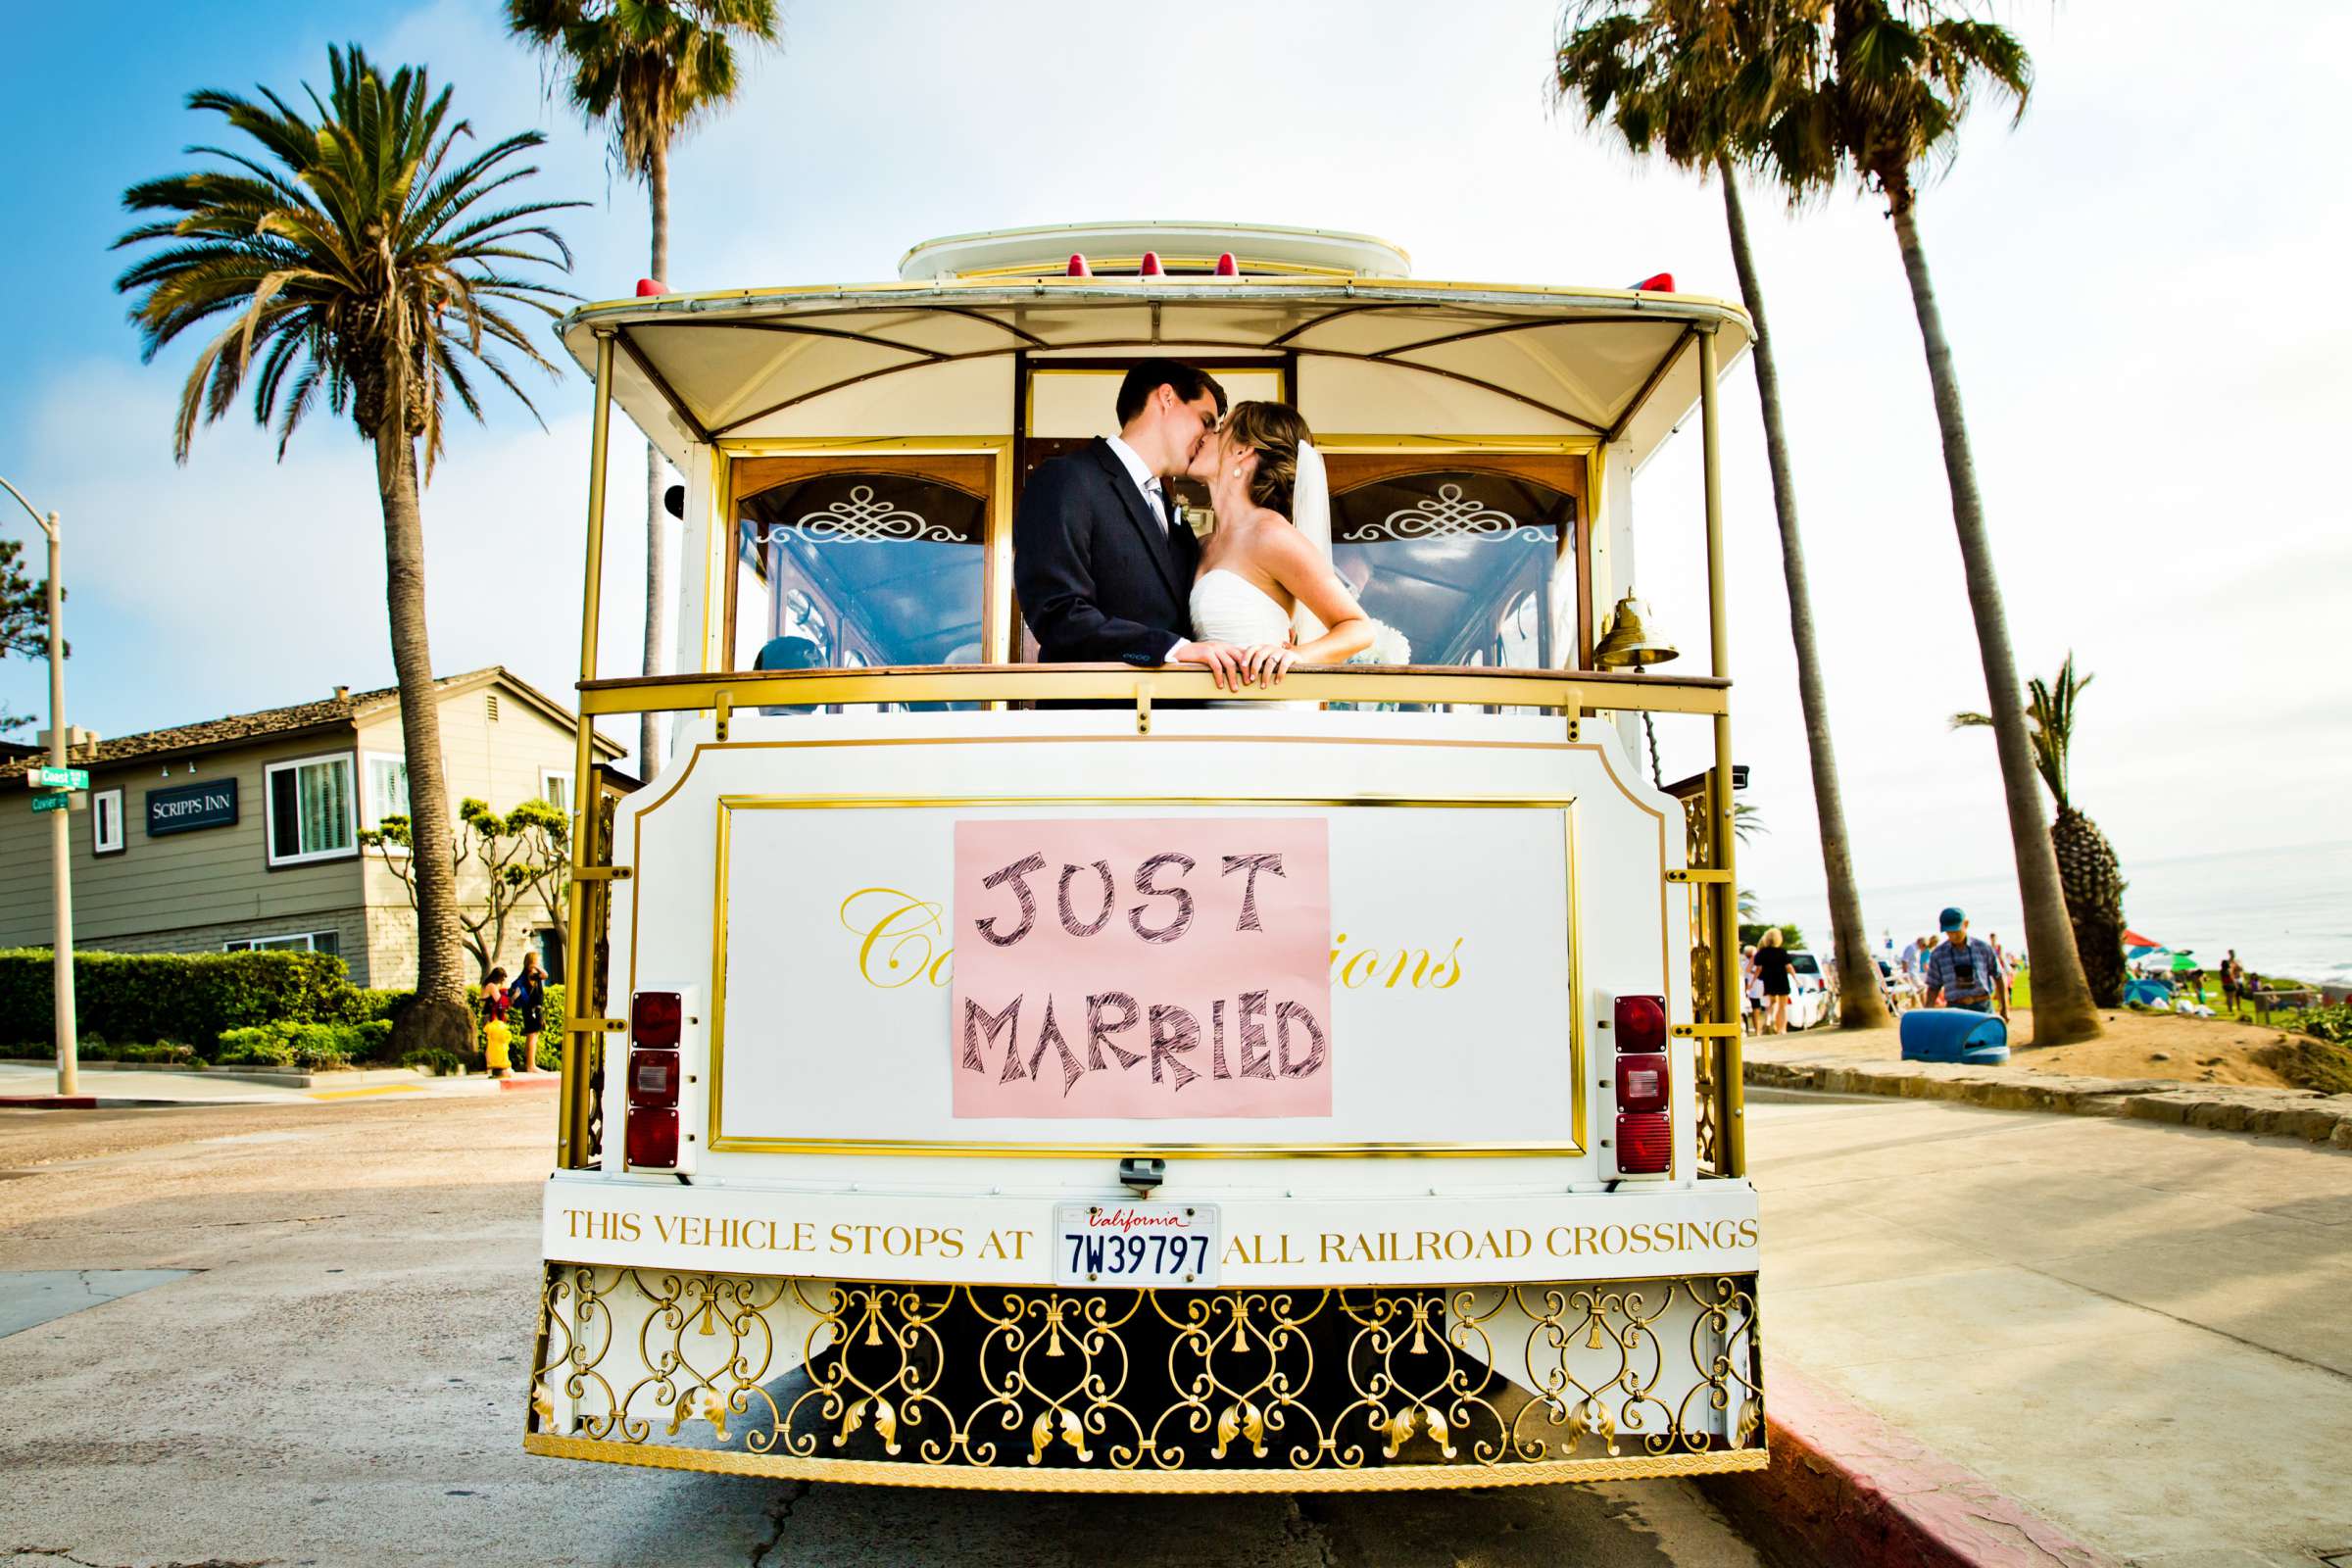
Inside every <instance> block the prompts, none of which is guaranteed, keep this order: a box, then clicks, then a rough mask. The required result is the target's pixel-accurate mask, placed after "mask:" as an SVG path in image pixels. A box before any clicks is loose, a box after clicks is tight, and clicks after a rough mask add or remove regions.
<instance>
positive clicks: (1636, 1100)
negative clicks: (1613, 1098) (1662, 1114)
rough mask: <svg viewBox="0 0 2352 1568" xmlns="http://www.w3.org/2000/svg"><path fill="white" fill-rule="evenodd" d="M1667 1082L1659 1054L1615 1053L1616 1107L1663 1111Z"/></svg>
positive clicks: (1644, 1111) (1646, 1111)
mask: <svg viewBox="0 0 2352 1568" xmlns="http://www.w3.org/2000/svg"><path fill="white" fill-rule="evenodd" d="M1671 1082H1672V1080H1671V1079H1670V1078H1669V1077H1668V1076H1667V1069H1666V1058H1665V1057H1664V1056H1662V1055H1642V1056H1619V1057H1618V1058H1617V1108H1618V1109H1619V1110H1620V1111H1626V1112H1640V1113H1642V1114H1648V1113H1649V1112H1652V1111H1661V1110H1664V1109H1665V1108H1666V1097H1667V1091H1668V1088H1669V1086H1670V1084H1671Z"/></svg>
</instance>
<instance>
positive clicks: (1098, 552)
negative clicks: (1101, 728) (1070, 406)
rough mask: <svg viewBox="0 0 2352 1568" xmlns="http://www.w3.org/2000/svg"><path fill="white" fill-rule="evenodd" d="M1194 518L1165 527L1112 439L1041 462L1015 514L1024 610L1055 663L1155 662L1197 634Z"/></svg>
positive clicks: (1017, 583) (1016, 575) (1015, 554)
mask: <svg viewBox="0 0 2352 1568" xmlns="http://www.w3.org/2000/svg"><path fill="white" fill-rule="evenodd" d="M1200 564H1201V544H1200V541H1199V540H1197V539H1195V538H1194V537H1193V531H1192V529H1190V528H1184V527H1176V528H1168V529H1164V530H1163V529H1162V528H1161V526H1160V521H1159V519H1158V518H1156V517H1154V516H1152V507H1151V503H1150V502H1148V501H1146V500H1145V499H1144V493H1143V491H1142V490H1141V489H1139V488H1138V487H1137V485H1136V483H1135V480H1134V479H1133V478H1131V477H1130V476H1129V475H1128V472H1127V469H1126V466H1124V465H1123V464H1121V463H1120V462H1119V455H1118V454H1117V453H1115V452H1113V451H1111V450H1110V445H1109V443H1108V442H1105V441H1103V440H1101V439H1097V440H1094V441H1090V442H1088V443H1087V444H1086V446H1085V447H1084V448H1083V449H1082V450H1080V451H1077V452H1073V453H1071V454H1070V455H1069V456H1067V457H1062V458H1054V459H1053V460H1052V461H1051V462H1047V463H1041V464H1039V465H1038V466H1037V471H1036V472H1034V473H1032V474H1031V475H1030V476H1029V482H1028V484H1027V485H1026V486H1025V487H1024V488H1023V489H1022V491H1021V509H1020V512H1019V513H1018V515H1015V516H1014V518H1013V520H1012V585H1013V591H1014V592H1015V593H1017V594H1019V595H1020V600H1021V617H1022V618H1023V619H1024V620H1026V621H1028V622H1029V630H1030V631H1031V632H1032V633H1033V634H1034V635H1035V636H1036V638H1037V643H1038V649H1039V651H1040V653H1041V654H1042V655H1043V656H1044V658H1045V659H1046V660H1047V662H1052V663H1079V662H1111V661H1114V660H1124V661H1126V662H1128V663H1130V664H1156V663H1159V662H1161V661H1162V660H1164V659H1166V658H1167V656H1168V653H1169V651H1170V650H1172V649H1173V648H1175V646H1176V645H1177V643H1179V642H1181V641H1183V640H1184V639H1186V638H1188V637H1190V636H1191V635H1192V613H1191V602H1192V593H1193V572H1194V569H1195V568H1196V567H1198V566H1199V565H1200Z"/></svg>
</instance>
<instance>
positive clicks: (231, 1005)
mask: <svg viewBox="0 0 2352 1568" xmlns="http://www.w3.org/2000/svg"><path fill="white" fill-rule="evenodd" d="M347 975H348V971H347V970H346V969H345V968H344V966H343V960H342V959H341V958H338V957H335V956H331V955H328V954H323V953H289V952H262V953H77V954H75V955H74V956H73V995H74V1008H75V1012H76V1014H77V1018H78V1022H79V1023H80V1025H81V1026H82V1027H83V1028H85V1029H87V1030H88V1031H89V1033H90V1034H92V1035H94V1036H97V1037H99V1038H102V1039H107V1040H185V1041H187V1042H189V1043H190V1044H191V1045H193V1046H194V1047H195V1048H196V1050H197V1052H198V1053H199V1054H210V1053H211V1052H212V1050H213V1049H214V1048H215V1047H216V1046H217V1045H218V1043H219V1042H220V1040H221V1036H222V1035H224V1034H225V1033H227V1032H228V1031H230V1030H233V1029H244V1028H250V1027H252V1026H254V1025H257V1024H266V1023H271V1022H275V1021H277V1020H279V1019H295V1020H299V1021H306V1022H307V1021H310V1020H314V1019H341V1018H344V1017H346V1016H348V1012H349V1008H350V1006H351V1002H350V999H351V998H352V996H353V995H355V993H354V991H353V988H352V985H351V982H350V980H349V978H348V977H347ZM50 979H51V967H50V956H49V951H48V950H47V949H46V948H39V949H28V948H20V949H16V950H13V951H9V952H4V953H0V1046H16V1045H31V1044H43V1045H45V1044H46V1043H47V1042H48V1040H49V1039H50V1037H51V1028H52V1005H53V1004H52V998H51V986H50Z"/></svg>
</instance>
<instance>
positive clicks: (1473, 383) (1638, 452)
mask: <svg viewBox="0 0 2352 1568" xmlns="http://www.w3.org/2000/svg"><path fill="white" fill-rule="evenodd" d="M932 243H933V245H934V246H940V247H943V248H945V247H946V245H947V242H939V241H935V242H932ZM958 248H970V249H978V247H977V246H969V247H966V246H962V245H960V244H959V246H958ZM1038 248H1039V247H1038V246H1036V245H1033V246H1032V255H1033V256H1034V254H1035V252H1036V249H1038ZM919 249H923V248H921V247H918V250H919ZM1330 254H1333V252H1332V251H1329V250H1326V251H1325V252H1324V255H1326V256H1328V255H1330ZM966 259H967V260H973V261H977V260H979V259H980V258H979V257H978V256H977V255H974V256H971V257H968V258H966ZM989 259H990V260H994V259H995V257H994V256H991V257H990V258H989ZM1319 259H1320V258H1319ZM1061 267H1062V264H1060V263H1056V264H1055V267H1054V270H1055V271H1056V272H1058V271H1060V270H1061ZM1248 268H1249V264H1248V263H1246V262H1245V263H1244V270H1243V272H1242V275H1239V276H1201V275H1178V276H1159V275H1152V276H1140V275H1139V276H1107V277H1106V276H1066V275H1033V276H1027V277H1015V276H1006V275H1004V273H1003V272H1002V271H1001V270H993V271H991V272H990V273H989V274H988V275H986V276H973V275H969V274H965V275H956V276H947V277H940V276H935V277H932V278H930V279H927V280H923V279H918V280H913V281H899V282H887V283H872V284H851V285H825V286H821V287H803V288H773V289H742V290H733V291H723V292H714V293H701V294H662V295H654V296H650V297H645V298H639V299H633V300H619V301H612V302H608V303H604V304H597V305H590V306H586V307H583V308H582V309H580V310H578V311H575V312H573V313H572V314H571V315H569V316H567V317H565V318H564V319H563V320H562V321H561V322H560V323H558V331H559V332H560V333H561V335H562V337H563V340H564V346H565V347H566V348H567V349H568V350H569V351H570V353H571V355H572V357H573V358H574V359H575V360H576V361H577V362H578V363H579V364H580V365H581V366H582V367H583V368H586V369H588V370H589V371H590V372H591V373H593V372H594V368H595V364H596V337H597V335H598V334H600V333H604V332H608V331H609V332H611V333H612V334H613V337H614V340H615V349H616V352H615V354H614V356H613V397H614V399H615V401H616V402H617V403H618V404H619V406H620V407H621V409H622V410H623V411H624V412H625V413H626V414H627V415H628V416H629V417H630V418H632V419H633V420H635V421H636V423H637V425H638V427H639V428H640V429H642V430H644V431H645V432H646V433H647V434H648V435H649V436H650V437H652V439H653V440H654V441H655V443H656V444H657V445H658V446H659V447H661V448H662V451H663V452H664V453H665V454H666V455H667V456H668V457H669V458H670V459H671V460H672V461H673V462H682V461H683V458H684V454H685V450H686V447H687V446H688V445H689V444H690V443H705V444H708V443H710V442H712V441H717V440H726V439H734V438H753V437H762V436H816V437H831V436H875V437H883V436H913V435H934V436H946V435H1001V434H1010V433H1013V432H1014V428H1015V424H1016V422H1017V418H1018V411H1017V410H1016V409H1015V407H1014V402H1015V397H1016V393H1015V391H1014V387H1015V383H1016V378H1015V377H1014V375H1013V373H1012V369H1013V365H1014V363H1015V361H1016V358H1020V357H1025V358H1026V360H1027V363H1028V364H1029V366H1030V367H1031V368H1033V369H1042V368H1048V367H1050V366H1051V365H1052V364H1053V362H1054V361H1056V360H1079V361H1085V360H1100V359H1103V358H1113V359H1116V358H1134V357H1138V356H1141V355H1146V354H1165V355H1168V356H1170V357H1172V358H1178V359H1186V358H1190V359H1199V360H1215V361H1218V362H1220V363H1223V364H1228V365H1230V364H1232V363H1233V362H1235V361H1236V360H1241V361H1248V360H1253V359H1263V360H1265V361H1267V362H1268V363H1269V364H1279V363H1283V362H1285V361H1286V360H1290V359H1291V357H1294V356H1295V357H1296V358H1295V361H1293V362H1292V363H1295V364H1296V366H1297V368H1298V381H1299V385H1300V386H1301V387H1302V388H1303V389H1304V390H1303V391H1302V392H1301V394H1300V395H1299V402H1300V404H1301V406H1302V407H1303V408H1304V409H1305V411H1306V412H1307V414H1308V417H1309V418H1310V419H1312V420H1313V421H1314V422H1315V425H1316V427H1317V428H1318V429H1319V430H1323V431H1326V432H1342V431H1345V432H1371V431H1383V432H1392V433H1395V432H1413V433H1427V434H1431V435H1439V434H1461V433H1468V432H1477V433H1479V434H1483V435H1491V436H1516V435H1524V436H1561V435H1577V434H1584V435H1589V436H1593V437H1597V438H1602V439H1606V440H1609V441H1622V442H1625V443H1628V444H1629V445H1630V450H1631V456H1632V459H1633V462H1634V464H1635V466H1639V465H1640V464H1641V463H1642V462H1643V461H1644V460H1646V459H1647V458H1648V456H1649V455H1650V454H1651V453H1652V452H1653V451H1654V450H1655V449H1656V447H1657V446H1658V444H1659V443H1660V442H1661V441H1663V440H1664V439H1665V437H1666V436H1667V435H1668V434H1670V433H1671V432H1672V430H1673V428H1674V426H1675V424H1676V423H1677V422H1678V421H1679V420H1680V419H1681V418H1682V417H1683V415H1684V414H1686V413H1687V412H1688V411H1689V410H1690V409H1691V406H1692V405H1693V404H1694V403H1696V402H1697V400H1698V395H1699V385H1698V379H1699V370H1698V366H1699V356H1698V354H1697V352H1696V348H1695V344H1696V338H1697V336H1698V335H1699V334H1701V333H1705V332H1709V331H1712V332H1714V333H1715V334H1716V336H1717V343H1718V350H1719V354H1720V358H1721V363H1722V364H1723V365H1724V366H1725V367H1727V368H1728V367H1729V366H1730V365H1731V364H1732V363H1733V362H1734V361H1735V360H1736V359H1737V358H1738V356H1739V355H1740V352H1741V351H1742V350H1744V349H1745V348H1746V346H1747V343H1748V340H1749V337H1750V328H1749V325H1748V320H1747V317H1746V315H1745V313H1744V312H1742V311H1741V310H1740V308H1739V307H1737V306H1735V305H1730V304H1727V303H1725V302H1723V301H1719V300H1714V299H1708V298H1704V297H1700V296H1695V295H1687V294H1668V293H1654V292H1639V291H1629V290H1623V289H1580V288H1565V287H1561V288H1553V287H1526V286H1517V285H1509V284H1486V283H1443V282H1423V281H1417V280H1413V279H1409V278H1399V277H1396V276H1394V275H1387V276H1382V275H1373V274H1363V275H1348V276H1341V275H1331V274H1324V275H1312V276H1303V275H1296V274H1294V275H1263V274H1260V275H1251V273H1250V271H1249V270H1248Z"/></svg>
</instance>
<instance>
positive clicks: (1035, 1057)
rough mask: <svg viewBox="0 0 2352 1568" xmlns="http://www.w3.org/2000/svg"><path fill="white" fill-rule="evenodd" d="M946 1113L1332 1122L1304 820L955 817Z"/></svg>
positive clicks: (1321, 898)
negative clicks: (949, 1103)
mask: <svg viewBox="0 0 2352 1568" xmlns="http://www.w3.org/2000/svg"><path fill="white" fill-rule="evenodd" d="M952 907H953V908H954V910H955V920H956V928H955V946H956V970H955V973H956V984H955V991H954V994H953V998H952V1001H951V1006H952V1007H953V1009H954V1011H953V1014H952V1018H951V1028H950V1040H949V1054H948V1059H949V1067H950V1072H951V1073H952V1075H953V1078H954V1082H955V1099H954V1103H955V1111H956V1115H958V1116H1058V1117H1104V1116H1107V1117H1135V1116H1328V1115H1330V1114H1331V1074H1332V1038H1331V978H1330V970H1329V964H1330V955H1331V842H1330V831H1329V824H1327V823H1326V822H1324V821H1322V820H1321V819H1319V818H1311V817H1273V818H1261V819H1250V818H1236V817H1185V818H1165V819H1151V820H1137V819H1132V818H1121V819H1110V818H1099V817H1098V818H1078V819H1062V820H1055V821H1036V820H1030V821H1004V822H958V823H956V881H955V901H954V904H953V906H952Z"/></svg>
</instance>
